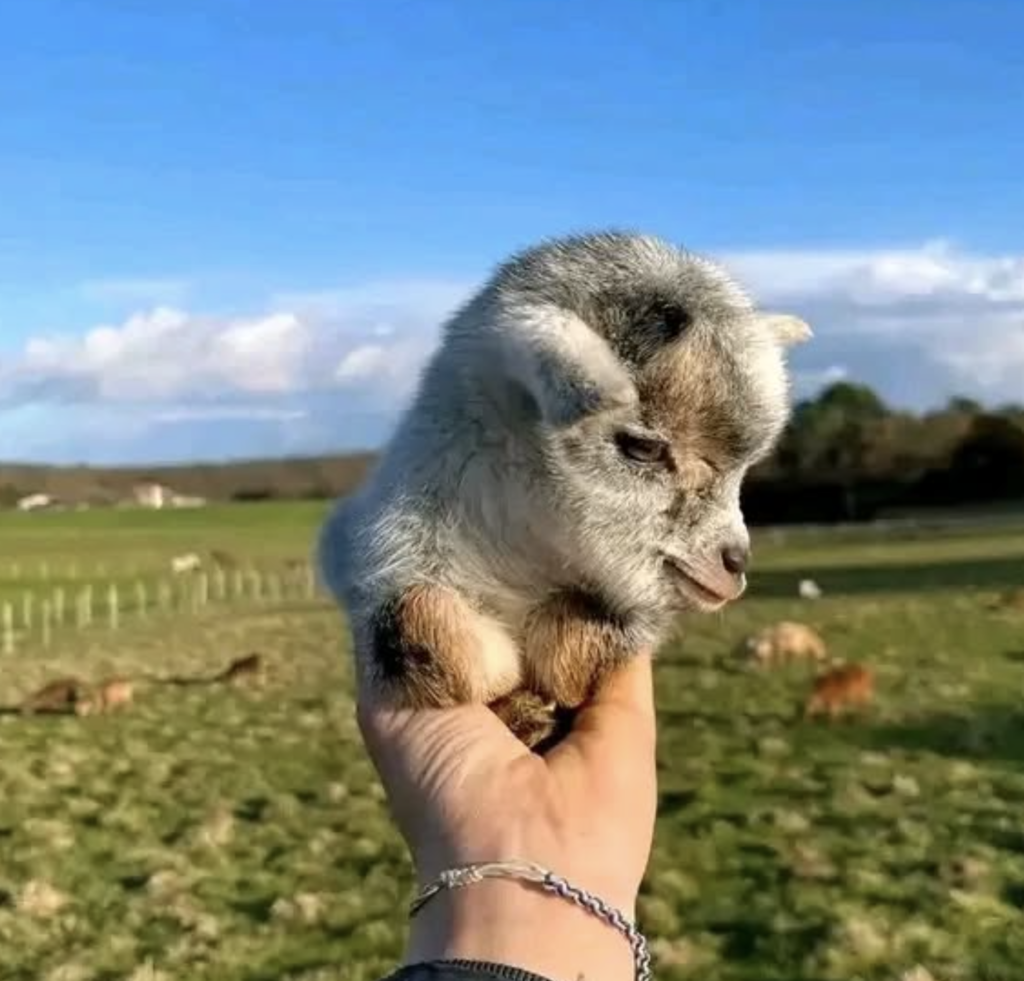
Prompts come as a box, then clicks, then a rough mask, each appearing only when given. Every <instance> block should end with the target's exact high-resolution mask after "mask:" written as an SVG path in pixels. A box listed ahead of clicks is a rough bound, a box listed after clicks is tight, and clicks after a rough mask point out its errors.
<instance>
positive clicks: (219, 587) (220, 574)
mask: <svg viewBox="0 0 1024 981" xmlns="http://www.w3.org/2000/svg"><path fill="white" fill-rule="evenodd" d="M227 585H228V581H227V577H226V576H225V575H224V570H223V569H222V568H221V567H220V566H217V568H216V569H214V570H213V595H214V597H215V598H216V599H217V601H218V602H219V603H223V602H224V600H225V599H227Z"/></svg>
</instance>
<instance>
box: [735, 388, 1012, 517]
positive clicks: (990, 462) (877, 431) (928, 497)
mask: <svg viewBox="0 0 1024 981" xmlns="http://www.w3.org/2000/svg"><path fill="white" fill-rule="evenodd" d="M1014 502H1017V503H1019V504H1020V505H1021V506H1022V507H1024V406H1017V405H1010V406H1004V407H1002V408H998V409H986V408H984V407H983V406H981V405H980V404H979V403H977V402H974V401H972V400H970V399H964V398H956V399H952V400H951V401H950V402H949V403H948V404H947V405H946V406H944V407H943V408H941V409H938V410H934V411H931V412H927V413H924V414H920V415H917V414H914V413H910V412H904V411H897V410H895V409H892V408H890V407H889V406H887V405H886V404H885V403H884V402H883V401H882V400H881V399H880V398H879V397H878V395H877V394H876V393H875V392H874V391H872V390H871V389H870V388H869V387H867V386H866V385H859V384H852V383H848V382H840V383H837V384H834V385H831V386H830V387H828V388H826V389H825V390H823V391H822V392H821V393H820V394H819V395H818V396H817V397H815V398H813V399H809V400H807V401H804V402H800V403H799V404H798V405H797V406H796V407H795V409H794V412H793V417H792V420H791V423H790V426H789V428H788V429H787V431H786V433H785V435H784V436H783V438H782V440H781V442H780V444H779V447H778V450H777V452H776V453H775V454H774V455H773V456H772V457H771V459H770V460H768V461H766V462H765V463H764V464H762V465H761V466H760V467H758V468H757V470H756V471H754V472H752V474H751V476H750V479H749V480H748V482H747V484H746V487H745V491H744V510H745V511H746V513H747V515H748V517H749V519H750V520H751V521H752V522H753V523H756V524H777V523H782V524H784V523H788V522H837V521H865V520H870V519H871V518H875V517H878V516H879V515H880V514H891V513H894V512H917V511H922V510H927V509H935V508H942V509H962V508H965V507H970V508H978V507H984V506H991V505H1001V506H1005V505H1010V504H1012V503H1014Z"/></svg>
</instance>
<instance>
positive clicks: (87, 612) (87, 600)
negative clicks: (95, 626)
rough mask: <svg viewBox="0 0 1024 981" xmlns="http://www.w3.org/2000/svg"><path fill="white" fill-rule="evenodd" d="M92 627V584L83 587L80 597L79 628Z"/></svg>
mask: <svg viewBox="0 0 1024 981" xmlns="http://www.w3.org/2000/svg"><path fill="white" fill-rule="evenodd" d="M91 625H92V584H91V583H90V584H89V585H87V586H85V587H83V589H82V592H81V594H80V595H79V604H78V626H79V627H88V626H91Z"/></svg>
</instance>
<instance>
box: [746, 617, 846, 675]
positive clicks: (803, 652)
mask: <svg viewBox="0 0 1024 981" xmlns="http://www.w3.org/2000/svg"><path fill="white" fill-rule="evenodd" d="M740 649H741V651H742V652H743V653H744V654H746V656H747V657H749V658H750V659H751V660H752V661H753V662H754V663H755V664H757V665H760V666H762V667H770V666H772V665H775V664H781V663H784V662H786V661H798V660H804V661H824V660H825V659H826V658H827V657H828V649H827V647H826V645H825V641H824V639H823V638H822V637H821V635H820V634H819V633H817V632H816V631H815V630H814V629H813V628H812V627H809V626H808V625H807V624H806V623H797V622H796V621H792V620H780V621H779V622H778V623H773V624H770V625H769V626H767V627H762V628H761V629H760V630H758V631H757V632H756V633H753V634H751V635H750V636H748V637H746V638H744V640H743V641H742V643H741V645H740Z"/></svg>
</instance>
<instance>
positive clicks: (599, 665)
mask: <svg viewBox="0 0 1024 981" xmlns="http://www.w3.org/2000/svg"><path fill="white" fill-rule="evenodd" d="M524 647H525V651H526V664H527V672H528V678H529V685H530V687H531V688H532V689H533V690H535V691H536V692H538V693H539V694H540V695H542V696H545V697H548V698H550V699H551V700H552V701H553V702H554V703H555V704H556V705H557V706H558V708H559V709H561V710H563V711H564V710H568V711H569V712H570V713H572V712H574V711H575V710H576V709H578V708H579V707H580V706H581V705H582V704H583V703H584V702H586V701H587V700H588V699H589V698H590V697H591V695H593V693H594V691H595V689H596V688H597V686H598V685H599V684H600V683H601V681H602V680H603V679H604V677H605V676H606V675H607V674H608V673H609V672H610V671H613V670H614V669H615V668H617V667H618V666H619V665H621V664H623V663H624V662H625V661H626V660H628V659H629V658H630V657H631V656H632V655H634V654H636V653H637V652H638V651H639V650H640V647H641V645H640V644H639V643H638V642H637V640H636V639H635V638H634V637H633V636H631V634H630V632H629V630H628V629H627V628H626V627H625V626H624V625H623V624H622V623H621V621H620V620H619V619H618V618H616V617H615V616H614V615H613V614H611V613H610V612H609V611H608V610H607V609H606V608H605V607H604V605H603V604H602V603H601V602H600V600H598V599H597V598H595V597H593V596H591V595H590V594H588V593H585V592H582V591H576V590H564V591H561V592H558V593H555V594H554V595H552V596H551V597H550V598H549V599H547V600H546V601H545V602H544V603H542V604H541V605H540V606H538V607H537V608H535V609H534V610H533V611H532V612H531V614H530V617H529V619H528V621H527V625H526V632H525V641H524Z"/></svg>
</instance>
